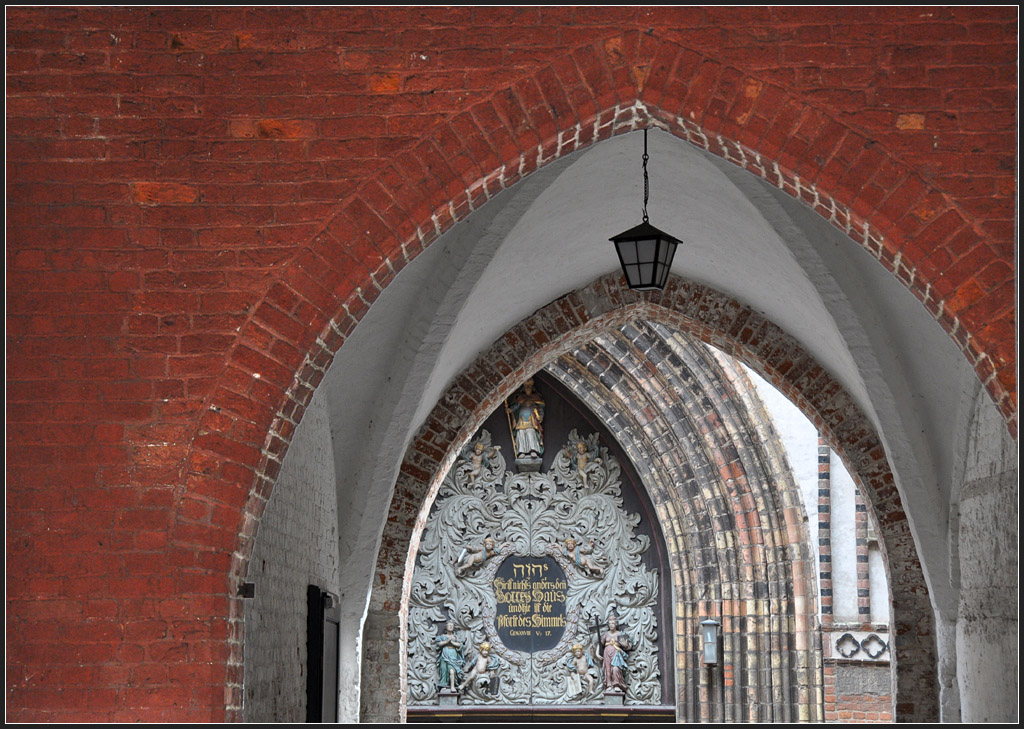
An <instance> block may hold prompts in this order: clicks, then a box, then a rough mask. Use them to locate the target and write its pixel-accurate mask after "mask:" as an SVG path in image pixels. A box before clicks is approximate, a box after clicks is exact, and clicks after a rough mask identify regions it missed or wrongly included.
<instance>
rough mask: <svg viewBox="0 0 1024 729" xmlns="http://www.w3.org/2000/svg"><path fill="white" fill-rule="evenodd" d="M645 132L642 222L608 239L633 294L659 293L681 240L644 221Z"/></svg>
mask: <svg viewBox="0 0 1024 729" xmlns="http://www.w3.org/2000/svg"><path fill="white" fill-rule="evenodd" d="M648 159H649V155H648V154H647V130H646V129H644V157H643V160H644V221H643V222H642V223H640V225H638V226H636V227H635V228H630V229H629V230H627V231H626V232H624V233H619V234H618V235H616V236H612V238H610V240H611V242H612V243H614V244H615V252H616V253H618V254H619V263H620V264H621V265H622V272H623V273H624V274H625V275H626V283H627V284H629V288H631V289H635V290H636V291H661V290H662V289H663V288H665V283H666V282H667V281H668V274H669V270H670V269H671V268H672V258H673V257H674V256H675V255H676V246H677V245H679V244H680V243H682V241H681V240H678V239H677V238H673V237H672V236H670V235H669V234H668V233H664V232H662V231H660V230H658V229H657V228H655V227H654V226H653V225H651V224H650V223H649V222H647V220H648V218H647V198H648V197H649V194H650V183H649V182H648V180H647V160H648Z"/></svg>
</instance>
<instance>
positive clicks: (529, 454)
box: [505, 378, 544, 470]
mask: <svg viewBox="0 0 1024 729" xmlns="http://www.w3.org/2000/svg"><path fill="white" fill-rule="evenodd" d="M505 410H506V412H507V413H508V415H509V425H510V427H511V428H512V442H513V443H514V444H515V451H516V464H517V465H519V466H524V465H526V466H529V467H532V466H534V464H535V465H536V468H531V470H539V468H540V463H541V456H543V455H544V431H543V426H542V423H543V422H544V399H543V398H542V397H541V396H540V395H539V394H537V393H536V392H534V389H533V378H530V379H529V380H527V381H526V382H524V383H523V389H522V390H520V391H519V392H517V393H516V394H515V395H514V396H513V397H512V404H511V405H508V404H507V403H506V405H505Z"/></svg>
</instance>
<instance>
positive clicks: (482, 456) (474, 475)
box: [462, 441, 501, 486]
mask: <svg viewBox="0 0 1024 729" xmlns="http://www.w3.org/2000/svg"><path fill="white" fill-rule="evenodd" d="M499 450H501V446H492V447H490V448H488V447H487V446H486V445H485V444H484V443H483V442H482V441H477V442H476V445H474V446H473V449H472V450H470V449H469V448H466V449H465V450H464V451H462V457H463V458H465V459H466V461H467V462H468V463H469V471H468V472H467V475H468V476H469V485H470V486H472V485H473V484H475V483H476V480H477V479H478V478H479V477H480V474H481V473H483V471H484V469H485V468H490V467H491V459H492V458H494V457H495V456H496V455H498V451H499Z"/></svg>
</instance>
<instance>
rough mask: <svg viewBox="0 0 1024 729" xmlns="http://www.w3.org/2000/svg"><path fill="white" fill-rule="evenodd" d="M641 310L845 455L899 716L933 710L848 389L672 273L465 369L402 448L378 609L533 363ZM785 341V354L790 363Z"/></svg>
mask: <svg viewBox="0 0 1024 729" xmlns="http://www.w3.org/2000/svg"><path fill="white" fill-rule="evenodd" d="M633 319H646V320H649V321H654V322H659V323H662V324H665V325H667V326H669V327H671V328H673V329H676V330H679V331H683V332H687V333H688V334H690V335H692V336H694V337H696V338H698V339H700V340H702V341H705V342H707V343H708V344H711V345H713V346H715V347H716V348H719V349H721V350H722V351H724V352H727V353H729V354H730V355H732V356H733V357H735V358H737V359H739V360H741V361H743V362H745V363H746V364H747V365H748V366H750V367H752V368H753V369H754V370H756V371H758V372H759V373H760V374H761V375H763V376H764V377H765V378H766V379H768V380H770V381H771V382H773V384H775V386H776V387H777V388H778V389H779V390H780V391H782V392H783V393H785V394H786V395H787V396H788V397H790V399H791V400H792V401H793V402H794V403H796V404H797V405H798V406H799V407H800V408H801V409H802V410H804V412H805V413H806V414H807V415H808V417H809V418H810V419H811V420H812V422H813V423H814V424H815V426H816V427H818V428H819V429H820V430H821V432H822V433H823V434H824V435H825V437H826V438H827V439H828V440H829V443H830V445H831V446H832V447H833V448H834V449H835V450H836V452H838V453H839V454H840V455H841V456H842V457H843V459H844V461H845V462H846V463H847V464H848V466H849V470H850V473H851V474H854V477H855V479H856V480H857V482H858V484H859V486H860V487H861V488H862V490H863V493H865V494H866V495H867V497H868V499H869V501H870V503H871V504H872V507H873V509H874V513H875V515H876V518H877V520H878V523H879V528H880V530H881V537H882V541H883V543H884V545H885V552H886V555H887V559H888V562H889V573H890V575H896V576H898V577H897V578H896V579H891V581H890V585H891V591H892V604H893V620H894V636H893V643H894V646H893V653H894V656H895V660H896V673H895V682H896V706H897V715H898V716H899V717H900V718H901V719H904V720H909V719H910V718H911V717H921V720H929V719H930V720H935V719H937V716H936V708H937V700H938V697H937V693H938V689H937V684H936V673H935V671H936V657H935V642H934V627H933V626H934V618H933V613H932V607H931V605H930V603H929V599H928V589H927V586H926V584H925V581H924V575H923V573H922V571H921V566H920V562H919V561H918V557H917V553H916V548H915V545H914V540H913V536H912V535H911V533H910V528H909V525H908V523H907V518H906V515H905V513H904V511H903V507H902V505H901V502H900V496H899V494H898V492H897V490H896V489H895V488H894V486H893V477H892V474H891V472H890V470H889V466H888V463H887V461H886V458H885V453H884V450H883V449H882V447H881V444H880V442H879V441H878V438H877V436H876V435H875V433H874V430H873V428H872V426H871V425H870V423H869V422H868V421H867V419H866V418H865V417H864V415H863V414H862V413H861V412H860V411H859V409H858V408H857V406H856V405H855V404H854V403H853V400H852V399H851V398H850V396H849V395H848V394H847V393H845V392H844V390H843V388H842V386H841V385H839V383H838V382H836V381H835V380H833V379H832V378H831V377H830V376H829V375H828V373H826V372H825V371H824V370H822V369H821V367H820V366H819V365H818V364H817V363H815V362H814V360H813V359H812V358H810V357H809V356H808V355H807V354H806V353H805V352H804V351H803V349H802V347H800V345H799V344H798V343H797V342H795V341H794V340H793V339H792V338H791V337H789V336H788V335H787V334H786V333H784V332H782V331H781V330H779V329H778V328H777V327H775V326H774V325H773V324H771V323H770V322H767V321H765V320H764V319H763V318H762V317H760V316H759V315H758V314H757V313H756V312H754V311H752V310H750V309H749V308H747V307H745V306H743V305H741V304H739V303H738V302H736V301H734V300H731V299H729V298H728V297H725V296H723V295H721V294H719V293H718V292H715V291H713V290H710V289H708V288H706V287H704V286H700V285H698V284H694V283H690V282H685V281H681V280H679V279H675V278H674V279H672V280H671V281H670V283H669V286H668V287H666V290H665V292H663V293H655V294H637V293H636V292H632V291H630V290H629V289H627V288H625V286H624V282H623V281H622V280H621V277H620V276H617V275H616V276H609V277H606V278H604V279H601V280H599V281H596V282H594V283H593V284H592V285H591V286H588V287H587V288H586V289H583V290H581V291H577V292H574V293H573V294H569V295H567V296H565V297H563V298H562V299H559V300H557V301H555V302H553V303H552V304H550V305H549V306H547V307H545V308H544V309H542V310H541V311H539V312H537V313H536V314H535V315H533V316H532V317H530V318H529V319H527V320H526V321H523V322H521V323H520V324H519V325H517V326H516V327H514V328H513V329H512V330H510V331H509V332H508V333H507V334H506V335H505V336H504V337H502V339H501V340H499V341H498V342H496V343H495V345H494V346H493V347H491V348H490V349H489V350H488V351H487V352H485V353H484V354H483V355H481V357H480V358H479V359H478V360H477V361H476V362H475V363H474V364H473V365H472V366H471V367H470V368H469V369H468V370H466V371H465V372H463V373H462V374H461V375H460V376H459V378H458V379H457V380H456V381H455V383H454V384H453V385H452V386H451V388H450V389H449V390H448V391H447V392H446V393H445V395H444V397H443V398H442V400H441V402H439V403H438V405H437V407H436V408H435V409H434V411H433V412H432V413H431V415H430V417H428V419H427V421H426V423H424V425H423V427H422V428H421V430H420V434H419V436H418V437H417V438H416V440H415V441H414V442H413V443H412V445H410V447H409V450H408V452H407V454H406V458H405V461H404V463H403V465H402V470H401V473H400V476H399V480H398V484H397V485H396V487H395V495H394V498H393V500H392V505H391V512H390V513H389V515H388V523H387V527H386V528H385V534H384V544H386V545H387V548H386V549H382V550H381V552H380V554H379V556H378V566H377V570H376V572H377V577H378V578H379V579H378V580H375V582H374V592H373V596H372V597H371V603H370V610H371V614H372V613H374V612H376V613H377V614H378V615H379V616H380V615H383V616H384V618H385V622H387V623H389V624H390V623H391V622H395V623H399V624H401V609H402V608H401V606H402V605H404V604H405V603H406V601H407V595H403V592H402V591H403V589H407V587H408V580H407V579H406V578H407V577H408V576H409V575H410V574H411V570H412V559H413V558H414V555H415V553H416V549H417V540H418V534H419V532H420V530H421V529H422V525H423V522H424V520H425V519H426V514H427V512H428V511H429V505H430V503H432V500H433V497H434V494H435V493H436V490H437V488H438V486H439V485H440V481H441V478H442V477H443V475H444V474H445V473H446V472H447V469H448V468H449V467H450V466H451V464H452V463H453V462H454V460H455V458H456V457H457V455H458V454H459V453H460V452H461V450H462V449H463V448H464V447H465V445H466V443H468V442H469V439H470V437H471V436H472V435H473V433H474V432H475V431H476V430H477V428H479V427H480V425H481V424H482V423H483V421H484V420H485V419H486V418H487V416H488V415H490V413H491V412H492V411H493V410H494V409H495V408H496V407H498V405H499V404H500V403H501V402H502V400H503V399H505V398H506V397H508V396H509V395H510V394H511V393H512V392H513V391H514V390H515V389H516V388H517V387H519V386H520V385H521V384H522V382H524V381H525V380H526V378H527V377H529V376H530V375H531V374H532V373H533V372H535V371H537V370H538V369H541V368H542V367H544V366H546V365H547V364H549V363H551V362H553V361H555V360H556V359H557V358H558V357H560V356H561V355H562V354H563V353H565V352H567V351H571V350H574V349H577V348H579V347H581V346H583V345H584V344H585V343H586V342H587V341H588V340H590V339H591V338H593V337H594V336H595V335H597V334H599V333H601V332H604V331H607V330H609V329H613V328H616V327H620V326H622V325H624V324H626V323H628V322H629V321H631V320H633ZM780 350H781V351H785V352H786V353H787V356H786V358H785V360H784V361H782V362H780V361H778V356H777V354H778V352H779V351H780ZM410 555H412V556H410ZM388 615H390V616H391V618H392V620H388V619H387V616H388ZM384 630H385V633H386V634H387V635H389V636H390V638H389V639H385V641H383V643H382V644H381V645H373V646H372V648H371V649H369V650H371V652H372V654H373V655H378V654H388V653H389V652H391V653H392V654H393V652H394V651H396V650H398V646H397V645H392V644H391V643H392V642H397V641H398V636H397V635H396V634H395V631H394V630H393V629H388V628H385V629H384ZM393 673H394V671H391V674H393ZM372 685H373V686H374V689H373V690H374V691H375V692H379V693H378V694H377V696H378V700H379V702H382V703H386V704H388V705H390V706H391V707H393V708H397V707H399V706H401V705H404V701H403V700H402V696H401V692H400V691H399V690H398V683H397V676H394V675H390V676H389V677H388V676H378V675H374V676H373V680H372ZM392 718H397V715H396V716H394V717H392Z"/></svg>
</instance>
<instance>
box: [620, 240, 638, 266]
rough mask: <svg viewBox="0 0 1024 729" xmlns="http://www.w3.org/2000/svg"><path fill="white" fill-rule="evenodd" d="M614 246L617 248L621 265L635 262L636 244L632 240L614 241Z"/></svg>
mask: <svg viewBox="0 0 1024 729" xmlns="http://www.w3.org/2000/svg"><path fill="white" fill-rule="evenodd" d="M615 246H616V247H617V248H618V249H619V255H620V256H621V257H622V265H623V266H628V265H629V264H631V263H636V244H635V243H633V242H632V241H624V242H622V243H616V244H615Z"/></svg>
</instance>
